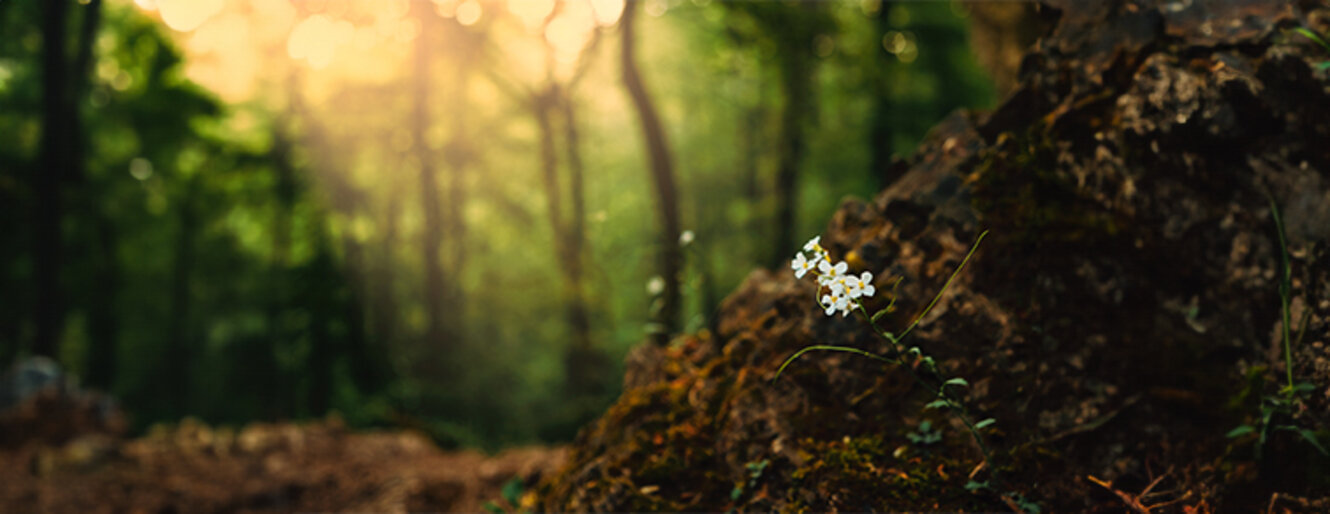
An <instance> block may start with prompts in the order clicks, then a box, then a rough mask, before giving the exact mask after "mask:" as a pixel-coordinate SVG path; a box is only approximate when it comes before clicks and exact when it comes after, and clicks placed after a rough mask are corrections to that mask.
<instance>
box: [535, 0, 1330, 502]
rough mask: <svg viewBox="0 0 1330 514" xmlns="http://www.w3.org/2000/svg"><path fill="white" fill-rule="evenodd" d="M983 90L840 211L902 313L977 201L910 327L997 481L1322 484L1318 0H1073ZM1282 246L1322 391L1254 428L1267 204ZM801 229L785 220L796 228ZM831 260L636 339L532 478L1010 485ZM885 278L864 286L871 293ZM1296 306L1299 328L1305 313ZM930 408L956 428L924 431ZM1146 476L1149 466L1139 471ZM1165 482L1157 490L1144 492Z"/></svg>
mask: <svg viewBox="0 0 1330 514" xmlns="http://www.w3.org/2000/svg"><path fill="white" fill-rule="evenodd" d="M1061 4H1062V5H1054V6H1053V7H1055V8H1058V9H1060V10H1061V15H1060V18H1059V20H1058V24H1057V26H1056V28H1055V29H1054V31H1053V33H1052V34H1051V35H1050V36H1049V37H1047V38H1045V39H1044V40H1043V41H1042V42H1041V43H1040V44H1039V45H1037V46H1036V48H1035V49H1034V50H1033V51H1032V52H1031V53H1030V54H1029V55H1028V56H1027V57H1026V58H1025V61H1024V63H1023V66H1022V74H1021V79H1020V84H1019V86H1018V87H1017V89H1016V90H1015V92H1013V93H1012V95H1011V96H1010V97H1009V99H1008V100H1007V101H1006V102H1005V103H1003V104H1002V105H1001V106H1000V107H999V108H998V109H996V110H995V111H994V112H993V113H991V114H988V115H973V114H965V113H961V114H956V115H953V116H952V117H951V118H949V119H947V120H945V121H944V122H943V123H941V124H940V125H939V126H938V127H936V128H935V129H934V131H933V132H932V133H931V135H930V136H929V138H928V140H927V141H926V142H925V143H924V144H923V145H922V146H921V147H920V149H919V151H918V153H917V154H916V155H915V156H914V157H912V158H911V159H910V160H908V161H907V162H904V163H902V164H901V166H903V167H904V168H903V169H902V170H898V171H901V172H903V175H901V176H902V178H901V179H900V180H898V181H897V182H896V183H895V184H893V185H892V186H891V187H889V188H888V189H886V190H884V191H882V192H880V193H879V194H878V195H877V196H876V197H875V198H874V199H873V201H871V202H868V203H865V202H860V201H853V200H851V201H847V202H846V203H845V204H844V205H843V206H842V207H841V208H840V209H839V211H838V212H837V213H836V214H835V216H834V217H833V219H832V220H831V221H830V224H829V226H828V228H827V230H826V232H825V233H824V234H823V238H822V241H823V244H824V245H827V247H828V248H829V249H830V251H831V253H832V255H833V258H837V259H842V258H843V259H846V260H848V261H849V262H850V264H851V268H852V269H853V270H869V271H872V272H873V273H874V275H875V277H877V283H876V285H877V287H878V289H879V290H883V291H886V290H890V285H891V282H892V281H893V280H894V279H895V277H903V281H902V282H901V284H900V286H899V288H898V289H897V290H896V294H897V296H898V297H899V300H898V303H897V306H898V307H899V310H898V311H897V312H896V313H895V314H893V315H891V316H889V317H888V318H886V319H885V320H884V324H885V325H887V328H889V329H891V330H894V331H896V332H899V331H900V330H901V329H903V328H904V327H905V326H906V325H908V324H909V322H910V321H911V320H912V319H913V316H914V315H915V314H916V313H919V312H921V311H922V310H923V308H924V306H925V305H926V304H927V302H928V301H930V300H931V299H932V298H933V295H934V294H935V293H936V292H937V291H938V290H939V288H940V287H941V285H942V283H943V281H945V280H946V278H947V276H948V275H949V274H950V272H951V271H952V270H953V269H954V268H955V267H956V266H957V264H958V263H959V262H960V260H961V258H963V257H964V255H965V253H966V251H967V250H968V249H969V245H970V243H971V242H972V241H973V240H974V239H975V237H976V236H977V235H978V233H979V231H980V230H983V229H987V230H989V231H990V235H989V236H988V238H987V239H985V240H984V242H983V244H982V246H981V248H980V249H979V251H978V253H977V254H976V255H975V258H974V260H973V261H971V263H970V265H969V267H968V268H967V269H966V270H965V272H964V273H962V274H961V275H960V276H959V278H958V280H957V282H956V283H954V284H953V285H952V287H951V288H950V289H949V290H948V291H947V293H946V294H945V295H943V297H942V299H941V301H940V302H939V304H938V306H937V307H936V308H934V309H933V311H932V312H931V313H930V314H929V315H928V316H927V317H926V318H925V319H924V320H923V323H922V324H921V325H920V327H919V328H918V329H916V330H915V331H914V332H913V333H911V335H910V338H909V340H908V341H907V344H909V345H914V346H918V347H921V348H923V349H925V351H926V352H928V353H929V354H931V355H933V356H934V357H935V358H937V359H938V361H939V362H940V363H941V364H942V365H943V366H944V367H945V368H947V369H948V370H950V371H952V372H953V374H954V375H958V376H961V377H965V378H966V379H968V381H969V383H970V384H971V387H970V388H969V390H968V397H967V398H966V402H967V404H968V405H970V406H971V409H972V410H973V411H974V412H975V413H976V414H977V415H978V417H980V418H987V417H992V418H995V419H996V420H997V424H996V425H995V428H993V429H991V430H990V431H989V432H988V434H989V439H988V440H989V444H990V445H991V446H992V449H993V454H994V460H993V464H994V465H993V466H991V467H993V468H997V469H996V471H998V472H999V473H1000V475H1001V477H1002V478H1001V480H1002V483H1003V484H1004V485H1003V488H1004V489H1005V490H1007V491H1010V492H1014V493H1019V494H1021V495H1023V496H1024V497H1025V498H1027V499H1029V500H1031V501H1034V502H1037V503H1038V504H1039V505H1040V506H1042V507H1043V508H1044V509H1045V510H1046V511H1053V512H1080V511H1101V512H1121V511H1123V510H1126V509H1137V510H1141V509H1144V510H1150V509H1149V508H1148V507H1152V506H1155V505H1161V504H1167V507H1166V508H1165V509H1164V510H1168V509H1172V510H1176V511H1188V512H1209V511H1232V512H1247V511H1254V510H1258V509H1266V508H1267V507H1269V506H1273V508H1275V509H1291V510H1294V511H1299V510H1302V511H1323V510H1322V509H1326V508H1330V457H1325V456H1322V455H1321V454H1320V453H1318V451H1317V450H1316V448H1315V447H1314V446H1313V445H1312V444H1310V443H1308V442H1306V439H1304V438H1303V437H1301V436H1302V434H1304V433H1305V434H1311V435H1312V436H1313V437H1319V438H1320V441H1321V443H1322V444H1323V445H1324V444H1327V443H1330V424H1328V423H1327V420H1330V401H1327V398H1330V361H1327V358H1328V357H1330V348H1328V347H1327V345H1330V252H1328V251H1327V243H1330V77H1328V75H1327V70H1326V69H1325V66H1323V65H1322V63H1324V62H1325V61H1330V51H1327V49H1325V48H1322V47H1320V46H1318V45H1317V44H1316V43H1314V42H1312V41H1311V40H1310V39H1308V38H1305V37H1303V36H1301V35H1298V34H1295V33H1293V32H1291V31H1290V30H1289V29H1291V28H1294V27H1298V26H1306V27H1309V28H1311V29H1312V30H1314V31H1317V32H1321V33H1324V32H1326V31H1327V29H1328V28H1330V24H1327V21H1330V11H1328V10H1327V9H1325V7H1324V6H1322V4H1320V3H1317V2H1301V3H1293V2H1285V1H1270V0H1245V1H1244V0H1214V1H1203V0H1196V1H1192V2H1182V1H1169V2H1151V1H1137V2H1075V1H1071V0H1066V1H1064V2H1061ZM1272 202H1273V204H1274V205H1277V206H1278V210H1279V213H1280V214H1282V216H1283V218H1284V219H1285V224H1286V230H1287V237H1288V244H1287V248H1288V253H1289V256H1290V260H1291V267H1290V269H1291V272H1292V277H1293V278H1292V291H1291V308H1290V310H1291V319H1292V320H1293V325H1294V326H1293V327H1292V328H1293V330H1292V332H1293V334H1294V336H1295V337H1296V335H1297V333H1298V332H1299V328H1302V330H1301V332H1302V333H1303V335H1302V336H1301V338H1300V340H1299V341H1298V342H1297V344H1296V345H1295V346H1294V347H1293V358H1292V362H1293V369H1292V374H1293V376H1294V378H1295V380H1297V381H1299V382H1305V383H1308V384H1310V385H1311V388H1312V389H1311V392H1310V393H1309V394H1308V395H1307V396H1306V397H1305V399H1304V400H1303V401H1302V402H1301V403H1300V406H1299V407H1298V408H1297V409H1296V410H1295V412H1294V413H1293V414H1291V415H1287V416H1281V415H1276V416H1275V418H1276V419H1275V423H1277V424H1283V425H1286V426H1289V427H1294V428H1297V429H1300V430H1303V432H1302V433H1300V432H1298V431H1295V430H1273V429H1272V430H1271V432H1270V434H1269V436H1268V440H1266V441H1265V442H1264V444H1263V445H1261V451H1260V452H1259V453H1258V452H1257V451H1256V448H1257V441H1256V439H1257V436H1256V435H1255V434H1251V435H1247V436H1241V437H1236V438H1229V437H1227V436H1226V434H1227V433H1228V432H1229V431H1230V430H1231V429H1232V428H1234V427H1236V426H1239V425H1241V424H1244V423H1255V422H1256V420H1257V418H1258V417H1259V415H1260V412H1261V410H1260V404H1261V401H1262V399H1261V398H1262V396H1266V395H1275V394H1276V393H1277V391H1278V390H1279V388H1280V386H1281V385H1282V384H1283V383H1284V381H1285V377H1286V369H1285V365H1284V357H1283V355H1282V353H1281V352H1282V342H1281V341H1282V339H1281V329H1282V323H1283V322H1282V310H1281V296H1280V294H1279V290H1280V287H1279V284H1280V281H1279V280H1278V276H1279V275H1278V271H1279V269H1280V268H1279V266H1280V264H1279V263H1280V260H1281V258H1282V256H1283V252H1282V251H1281V249H1280V243H1279V239H1278V236H1277V231H1276V229H1275V222H1274V219H1273V216H1272V214H1273V213H1274V211H1273V210H1272V208H1271V205H1272ZM790 250H791V255H793V253H794V251H795V250H797V249H795V248H791V249H790ZM813 288H814V285H813V284H812V283H811V282H809V281H807V280H804V281H798V280H795V278H794V277H793V275H792V274H791V273H790V272H789V271H788V270H782V271H780V272H778V273H771V272H767V271H760V270H759V271H755V272H754V273H753V274H752V275H751V276H750V277H749V278H748V280H747V281H746V282H745V283H744V284H743V285H742V286H741V287H740V288H739V290H738V291H736V292H735V293H734V294H733V295H731V296H730V298H729V299H728V300H727V301H726V302H725V304H724V306H723V309H722V314H721V321H720V325H719V330H718V331H717V333H715V334H699V335H695V336H688V337H684V338H681V339H680V340H679V341H676V342H675V344H674V345H673V346H671V347H670V348H668V349H655V348H642V349H639V350H638V351H637V352H635V353H634V355H633V356H631V357H630V362H629V375H628V376H627V377H626V378H625V391H624V393H623V396H622V397H621V398H620V399H619V400H618V402H617V403H616V404H615V405H614V406H612V407H611V408H610V409H609V410H608V411H607V412H606V413H605V414H604V416H603V417H602V418H601V419H599V420H598V421H597V422H595V423H594V424H593V425H591V426H589V427H587V428H586V429H584V430H583V431H582V433H581V434H580V435H579V436H578V439H577V441H576V443H575V444H574V446H573V448H572V449H571V450H570V453H569V455H568V460H567V464H566V465H565V467H564V468H563V470H562V471H561V472H560V473H558V474H557V475H555V476H553V477H552V478H550V479H548V480H547V481H546V482H545V483H544V484H543V485H542V487H541V494H542V502H543V505H542V506H543V508H544V509H545V510H570V511H585V510H610V511H642V510H708V511H719V510H727V509H732V508H733V509H739V510H776V511H793V510H801V509H807V510H814V511H828V510H854V511H869V510H877V511H896V510H933V509H945V510H987V511H991V510H1006V509H1008V508H1012V507H1013V504H1012V503H1010V502H1007V501H1005V500H1003V499H1002V497H1000V496H999V495H997V494H994V493H991V492H985V491H977V492H968V491H967V490H966V489H965V485H966V484H967V482H969V481H970V479H971V477H974V479H975V480H984V479H986V478H991V473H992V472H993V471H994V470H993V469H977V465H978V464H979V463H980V462H981V456H980V453H979V451H978V449H977V447H976V446H975V445H974V444H973V442H972V441H971V440H970V439H969V436H968V434H967V432H965V431H964V430H963V428H962V427H961V426H960V425H959V423H958V422H956V421H955V420H954V419H952V418H951V417H949V416H947V415H946V414H945V413H941V412H938V411H936V410H924V409H923V408H922V406H923V404H924V403H926V402H927V401H929V400H930V399H931V396H930V394H929V393H928V392H927V391H926V390H924V389H923V388H922V387H920V386H918V385H917V384H916V383H915V382H914V381H913V379H911V377H910V375H909V374H908V373H907V372H905V371H904V370H902V369H900V368H898V367H892V366H884V365H882V364H880V363H878V362H876V361H872V360H869V359H864V358H861V357H858V356H854V355H848V354H841V353H811V354H808V355H806V356H805V357H804V358H803V359H801V360H800V361H798V362H796V363H795V364H794V365H792V366H791V367H790V368H789V369H788V370H786V372H785V374H784V375H782V376H781V377H780V379H779V380H778V381H775V382H773V380H772V379H773V377H774V375H775V371H776V369H777V368H778V367H779V366H780V364H781V362H782V361H784V360H785V359H786V358H787V357H789V356H790V355H791V354H793V353H794V352H796V351H798V350H799V349H800V348H803V347H805V346H807V345H811V344H838V345H845V346H854V347H859V348H863V349H866V350H870V351H875V352H885V351H886V350H887V346H886V344H885V343H883V342H882V341H881V340H879V339H875V337H874V336H873V334H872V333H871V331H870V330H869V329H868V327H867V326H866V324H865V322H864V321H863V320H861V319H854V318H845V319H842V318H840V317H835V318H829V317H826V316H824V315H823V314H822V313H821V312H820V311H819V310H818V309H817V307H816V306H815V305H814V304H813V301H812V298H813V296H814V290H813ZM886 296H887V295H886V294H882V295H879V297H878V298H876V299H875V300H874V303H872V304H870V308H878V307H882V306H883V305H884V304H885V301H886ZM1303 327H1305V328H1303ZM923 421H929V422H930V424H931V426H933V427H940V433H941V440H940V441H938V442H935V443H932V444H923V443H916V442H911V438H909V437H908V436H909V435H910V434H911V433H916V432H917V431H918V430H919V428H918V427H919V425H920V423H921V422H923ZM1147 488H1149V493H1150V494H1148V495H1142V493H1143V492H1145V491H1146V490H1147ZM1156 512H1158V511H1156Z"/></svg>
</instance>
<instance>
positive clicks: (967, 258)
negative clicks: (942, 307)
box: [896, 230, 988, 340]
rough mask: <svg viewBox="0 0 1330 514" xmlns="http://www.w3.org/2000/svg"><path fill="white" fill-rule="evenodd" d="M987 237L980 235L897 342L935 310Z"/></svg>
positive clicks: (983, 234)
mask: <svg viewBox="0 0 1330 514" xmlns="http://www.w3.org/2000/svg"><path fill="white" fill-rule="evenodd" d="M986 235H988V231H987V230H985V231H983V232H980V233H979V238H978V239H975V240H974V246H971V247H970V253H967V254H965V259H962V260H961V265H960V266H956V270H955V271H952V272H951V276H950V277H947V282H946V283H945V284H942V289H940V290H938V292H937V296H934V297H933V301H932V302H929V304H928V307H926V308H924V312H921V313H919V316H917V317H915V318H914V323H910V326H909V327H906V328H905V331H904V332H901V335H899V336H897V337H896V339H897V340H901V339H905V336H906V335H907V334H909V333H910V331H911V330H914V327H916V326H918V325H919V322H920V321H922V320H923V319H924V316H927V315H928V313H929V312H930V311H932V310H933V306H934V305H937V302H938V300H941V299H942V294H943V293H945V292H947V288H948V287H950V286H951V281H953V280H956V275H959V274H960V273H961V270H962V269H965V263H967V262H970V257H971V256H973V255H974V252H975V250H978V249H979V243H980V242H981V241H983V240H984V236H986Z"/></svg>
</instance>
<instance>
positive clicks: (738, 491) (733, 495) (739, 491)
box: [730, 485, 744, 501]
mask: <svg viewBox="0 0 1330 514" xmlns="http://www.w3.org/2000/svg"><path fill="white" fill-rule="evenodd" d="M743 495H744V486H742V485H736V486H734V490H733V491H730V500H731V501H738V500H739V497H740V496H743Z"/></svg>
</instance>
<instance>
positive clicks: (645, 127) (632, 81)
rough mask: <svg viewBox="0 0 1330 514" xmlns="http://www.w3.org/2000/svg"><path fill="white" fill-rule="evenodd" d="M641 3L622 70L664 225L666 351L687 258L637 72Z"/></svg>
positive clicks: (653, 116)
mask: <svg viewBox="0 0 1330 514" xmlns="http://www.w3.org/2000/svg"><path fill="white" fill-rule="evenodd" d="M638 3H639V2H628V3H627V4H626V5H625V7H624V11H623V14H622V18H621V21H620V22H619V23H620V27H619V30H620V31H621V35H622V36H623V38H622V46H621V51H622V53H621V55H620V57H621V59H620V64H621V67H622V69H623V83H624V87H625V88H626V89H627V90H628V97H629V99H630V100H631V101H632V103H633V108H634V110H636V111H637V116H638V118H639V120H640V121H641V123H642V136H643V139H644V140H645V143H646V148H647V170H648V172H649V173H650V174H651V185H652V188H653V193H655V194H654V195H653V197H654V198H655V204H656V217H657V220H658V222H659V224H660V228H659V231H660V232H659V234H658V235H659V238H660V239H659V245H660V246H659V248H657V269H658V272H659V273H660V277H661V278H662V279H664V281H665V288H664V291H663V292H662V293H661V297H660V299H661V305H660V310H659V311H658V313H657V315H656V316H655V320H654V321H655V323H656V324H657V325H658V326H657V328H656V329H655V333H653V334H652V335H651V339H652V340H653V341H654V342H655V343H656V344H658V345H664V344H667V343H668V342H669V339H670V336H671V335H673V334H675V333H677V332H678V330H679V318H680V316H681V309H682V298H683V295H682V292H681V289H680V287H679V280H680V273H681V271H682V268H683V252H682V250H681V249H680V248H679V241H678V238H679V233H680V225H679V193H678V191H677V189H676V187H675V179H674V161H673V157H672V156H671V155H670V147H669V142H668V141H667V139H666V137H665V128H664V127H663V126H662V124H661V121H660V115H659V114H658V113H657V111H656V106H655V104H654V103H652V101H651V97H650V94H649V93H648V92H647V90H646V85H645V84H643V82H642V75H641V73H640V72H639V71H638V68H637V57H636V55H635V48H636V43H635V39H636V28H635V27H636V23H637V22H636V16H635V14H636V12H637V7H638Z"/></svg>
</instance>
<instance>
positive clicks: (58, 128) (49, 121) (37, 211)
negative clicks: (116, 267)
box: [33, 0, 76, 357]
mask: <svg viewBox="0 0 1330 514" xmlns="http://www.w3.org/2000/svg"><path fill="white" fill-rule="evenodd" d="M69 5H70V2H69V1H68V0H47V1H44V2H42V136H41V148H40V157H39V159H40V162H41V165H40V166H39V169H36V170H34V171H33V173H34V175H35V177H34V178H33V180H34V187H33V189H34V190H35V193H36V198H35V200H34V201H33V292H34V294H35V295H36V297H35V299H34V303H33V316H34V319H33V325H34V328H35V331H36V332H35V339H34V341H33V353H35V354H37V355H44V356H47V357H55V356H57V354H58V353H59V344H60V331H61V325H62V323H63V320H64V298H63V295H62V294H61V284H60V275H61V267H62V264H63V263H64V255H63V247H64V242H63V237H62V225H63V224H62V219H63V216H64V209H63V207H62V200H63V198H62V195H63V190H62V189H63V187H62V186H63V182H64V180H65V178H67V177H68V176H69V175H70V174H71V173H72V169H71V168H72V167H73V164H74V163H73V162H72V161H73V159H72V153H71V152H70V149H71V144H70V137H71V136H72V135H73V133H72V132H73V130H74V123H75V120H74V118H75V116H76V111H75V109H74V104H73V100H72V96H73V95H72V91H71V90H70V82H69V62H68V57H67V50H66V39H67V36H68V34H67V31H68V18H69Z"/></svg>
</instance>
